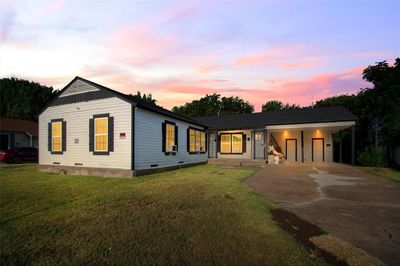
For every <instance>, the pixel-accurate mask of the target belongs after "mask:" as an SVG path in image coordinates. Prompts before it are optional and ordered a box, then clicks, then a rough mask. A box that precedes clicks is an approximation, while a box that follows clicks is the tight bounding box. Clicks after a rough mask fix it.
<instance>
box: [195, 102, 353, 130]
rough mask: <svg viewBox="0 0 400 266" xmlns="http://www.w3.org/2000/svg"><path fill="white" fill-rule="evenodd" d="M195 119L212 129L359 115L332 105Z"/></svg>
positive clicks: (257, 126) (332, 120) (314, 120)
mask: <svg viewBox="0 0 400 266" xmlns="http://www.w3.org/2000/svg"><path fill="white" fill-rule="evenodd" d="M195 119H196V120H197V121H199V122H200V123H203V124H205V125H207V126H208V127H209V128H211V129H245V128H259V127H265V126H268V125H288V124H305V123H323V122H343V121H355V120H357V117H356V116H355V115H354V114H352V113H351V112H349V111H348V110H347V109H346V108H344V107H341V106H331V107H321V108H303V109H300V110H291V111H280V112H261V113H250V114H238V115H227V116H209V117H198V118H195Z"/></svg>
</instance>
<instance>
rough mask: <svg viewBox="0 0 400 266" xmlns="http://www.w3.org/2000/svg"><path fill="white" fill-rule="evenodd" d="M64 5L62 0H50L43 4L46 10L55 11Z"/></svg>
mask: <svg viewBox="0 0 400 266" xmlns="http://www.w3.org/2000/svg"><path fill="white" fill-rule="evenodd" d="M63 5H64V0H51V1H49V2H48V3H47V5H46V6H45V9H46V10H47V11H48V12H56V11H58V10H59V9H60V8H61V7H62V6H63Z"/></svg>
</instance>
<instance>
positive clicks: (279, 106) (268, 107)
mask: <svg viewBox="0 0 400 266" xmlns="http://www.w3.org/2000/svg"><path fill="white" fill-rule="evenodd" d="M300 108H301V107H300V106H299V105H297V104H289V103H286V104H283V103H282V102H281V101H278V100H272V101H268V102H266V103H265V104H263V105H262V106H261V110H262V112H277V111H288V110H296V109H300Z"/></svg>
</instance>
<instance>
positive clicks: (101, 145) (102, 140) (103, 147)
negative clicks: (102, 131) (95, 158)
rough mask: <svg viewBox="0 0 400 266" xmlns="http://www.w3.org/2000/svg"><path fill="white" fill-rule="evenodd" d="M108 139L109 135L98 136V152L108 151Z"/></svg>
mask: <svg viewBox="0 0 400 266" xmlns="http://www.w3.org/2000/svg"><path fill="white" fill-rule="evenodd" d="M107 142H108V137H107V135H100V136H96V151H107V150H108V147H107V144H108V143H107Z"/></svg>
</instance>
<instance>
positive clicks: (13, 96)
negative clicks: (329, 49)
mask: <svg viewBox="0 0 400 266" xmlns="http://www.w3.org/2000/svg"><path fill="white" fill-rule="evenodd" d="M362 78H363V79H364V80H366V81H368V82H370V83H371V84H372V85H373V87H372V88H363V89H360V91H359V92H358V93H356V94H349V95H347V94H346V95H338V96H334V97H328V98H326V99H322V100H319V101H317V102H316V103H315V105H314V106H308V107H300V106H299V105H297V104H289V103H282V102H281V101H278V100H270V101H267V102H266V103H265V104H263V105H262V112H275V111H290V110H296V109H300V108H318V107H324V106H343V107H346V108H347V109H348V110H350V111H351V112H352V113H354V114H355V115H356V116H357V117H358V124H357V148H358V150H362V149H363V148H364V147H367V146H368V145H373V146H375V147H378V146H380V147H384V148H385V151H384V153H385V154H386V156H387V158H389V159H388V160H390V158H393V156H394V148H395V147H397V146H399V145H400V59H399V58H397V59H396V60H395V63H394V65H393V66H390V65H389V64H388V63H387V62H386V61H382V62H377V63H376V64H374V65H370V66H368V67H367V68H366V69H365V70H364V71H363V74H362ZM58 94H59V91H58V90H54V89H53V88H52V87H47V86H43V85H41V84H39V83H36V82H31V81H27V80H22V79H17V78H3V79H0V116H1V117H9V118H17V119H26V120H33V121H36V120H37V116H38V114H39V112H40V111H41V110H42V108H44V107H45V106H46V105H47V104H48V103H49V102H50V101H51V100H52V99H54V98H55V97H56V96H57V95H58ZM128 96H129V97H130V98H131V99H133V100H140V101H144V102H146V103H148V104H153V105H156V103H157V101H156V99H154V98H153V96H152V94H151V93H149V94H141V92H140V91H137V92H136V94H129V95H128ZM172 112H175V113H177V114H182V115H186V116H190V117H200V116H215V115H217V116H222V115H232V114H242V113H252V112H254V105H253V104H251V103H250V102H248V101H245V100H244V99H242V98H240V97H237V96H231V97H221V95H220V94H218V93H214V94H211V95H206V96H204V97H202V98H200V99H199V100H194V101H192V102H188V103H186V104H184V105H181V106H175V107H173V108H172ZM338 137H340V138H342V139H343V138H344V139H345V140H346V138H349V133H348V132H346V131H344V132H342V133H341V135H340V136H338Z"/></svg>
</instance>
